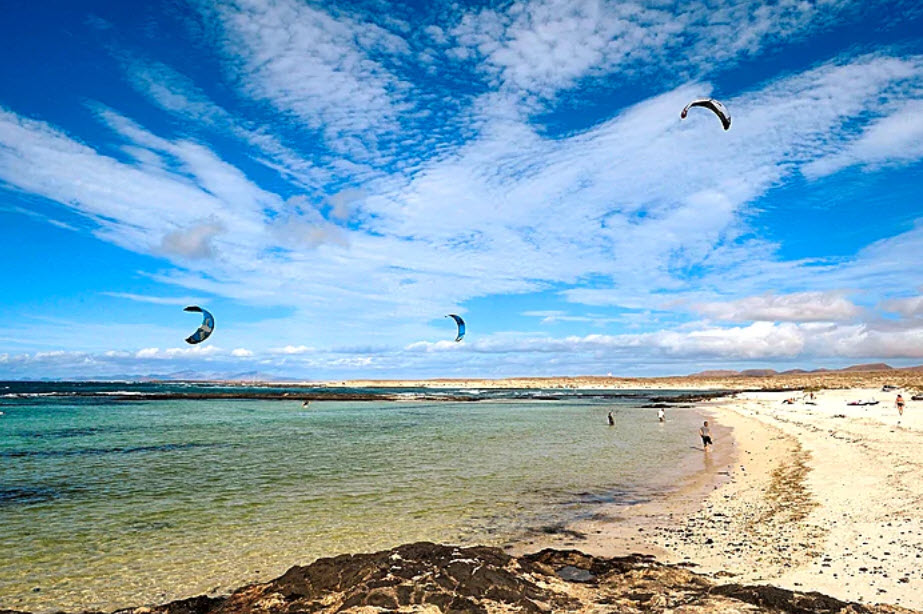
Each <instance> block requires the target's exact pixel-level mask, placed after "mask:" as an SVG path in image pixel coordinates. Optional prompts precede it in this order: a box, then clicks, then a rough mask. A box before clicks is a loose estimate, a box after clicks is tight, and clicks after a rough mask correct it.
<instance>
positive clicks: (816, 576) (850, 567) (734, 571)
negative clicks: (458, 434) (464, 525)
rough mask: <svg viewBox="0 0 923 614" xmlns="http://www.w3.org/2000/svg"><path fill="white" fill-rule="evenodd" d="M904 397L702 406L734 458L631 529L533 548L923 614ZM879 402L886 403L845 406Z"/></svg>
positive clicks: (631, 519) (921, 489) (839, 393)
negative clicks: (690, 570) (655, 563)
mask: <svg viewBox="0 0 923 614" xmlns="http://www.w3.org/2000/svg"><path fill="white" fill-rule="evenodd" d="M895 394H896V391H895V392H888V393H882V392H881V391H880V389H877V388H874V389H871V388H866V389H846V390H825V391H822V392H819V393H817V396H816V401H815V403H816V404H815V405H809V404H807V403H805V402H804V401H803V400H802V397H801V395H798V396H797V401H796V403H795V404H793V405H788V404H784V403H783V400H785V399H786V398H790V397H792V394H791V393H780V392H752V393H740V394H738V395H736V397H734V398H730V399H722V400H718V401H713V402H708V403H702V404H700V405H699V406H698V408H699V409H701V410H705V411H709V412H711V413H712V415H713V416H714V420H715V422H716V424H719V425H723V426H724V427H726V428H728V429H729V430H730V432H731V435H732V439H733V442H728V441H726V440H725V439H724V438H723V437H722V438H716V444H717V446H716V447H719V446H722V445H725V446H728V447H730V448H732V453H731V454H730V455H729V456H728V457H727V458H723V459H722V460H721V461H720V462H719V461H718V458H717V455H716V458H715V459H714V460H715V462H714V465H713V467H712V468H711V470H709V471H705V472H703V474H702V476H701V478H700V479H699V480H698V481H697V482H695V483H692V484H688V485H685V487H683V488H680V489H678V490H677V492H676V493H674V494H673V495H671V496H670V497H668V498H667V499H666V500H665V501H663V502H654V503H653V504H642V505H639V506H634V507H633V508H630V509H627V510H623V511H622V513H621V515H620V518H619V522H600V521H591V522H584V523H575V525H574V526H573V527H568V528H570V529H572V530H574V531H577V532H579V533H581V534H584V535H585V536H586V539H585V540H582V541H581V542H580V543H579V544H574V543H573V540H569V541H564V540H563V539H561V538H559V537H557V536H552V537H551V538H549V539H547V540H543V541H542V542H541V544H533V545H529V546H528V547H526V548H523V549H522V551H523V552H531V551H533V549H535V548H536V547H577V548H579V549H580V550H583V551H585V552H587V553H589V554H594V555H597V556H619V555H625V554H628V553H632V552H636V553H642V554H650V555H654V556H656V557H657V559H658V560H659V561H661V562H666V563H684V564H692V565H694V566H695V567H694V569H696V570H697V571H699V572H701V573H705V574H707V575H709V576H711V577H713V578H724V579H730V580H733V581H734V582H742V583H756V584H768V585H773V586H777V587H782V588H786V589H790V590H796V591H806V590H809V591H819V592H821V593H824V594H827V595H831V596H833V597H836V598H839V599H844V600H850V601H857V602H859V603H886V604H894V605H898V606H902V607H907V608H912V609H916V610H923V595H921V594H920V593H919V591H917V590H915V587H916V586H918V585H919V583H920V582H921V581H923V573H921V566H920V563H921V561H923V463H921V461H920V459H919V458H918V456H917V455H916V452H915V451H917V450H919V449H921V447H920V446H921V444H923V416H921V415H919V412H920V409H921V408H923V403H920V402H909V403H908V406H907V409H906V410H905V412H904V416H903V418H902V419H901V424H900V425H898V424H897V422H898V415H897V411H896V409H895V408H894V405H893V397H894V395H895ZM875 397H877V398H879V399H881V402H880V403H879V404H878V405H875V406H867V407H850V406H847V405H846V403H847V402H848V401H851V400H855V399H870V398H875ZM905 397H908V398H909V394H907V392H906V391H905ZM729 444H730V445H729ZM724 471H727V475H726V476H725V475H723V472H724Z"/></svg>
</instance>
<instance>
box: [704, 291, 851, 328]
mask: <svg viewBox="0 0 923 614" xmlns="http://www.w3.org/2000/svg"><path fill="white" fill-rule="evenodd" d="M692 309H693V310H694V311H696V312H698V313H700V314H702V315H704V316H706V317H709V318H712V319H715V320H724V321H729V322H746V321H753V320H764V321H770V322H772V321H785V322H831V321H832V322H838V321H842V320H851V319H853V318H855V317H857V316H858V315H860V314H861V310H860V309H859V308H858V307H857V306H856V305H854V304H853V303H852V302H850V301H849V300H848V299H847V298H846V297H844V296H843V294H842V293H839V292H796V293H792V294H773V293H767V294H763V295H760V296H749V297H746V298H742V299H738V300H736V301H727V302H711V303H699V304H695V305H693V306H692Z"/></svg>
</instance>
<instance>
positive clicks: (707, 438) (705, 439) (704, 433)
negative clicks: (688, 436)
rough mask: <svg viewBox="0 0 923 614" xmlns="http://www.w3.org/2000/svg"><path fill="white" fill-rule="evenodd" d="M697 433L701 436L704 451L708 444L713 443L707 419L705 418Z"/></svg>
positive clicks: (711, 444)
mask: <svg viewBox="0 0 923 614" xmlns="http://www.w3.org/2000/svg"><path fill="white" fill-rule="evenodd" d="M699 435H700V436H701V437H702V448H704V449H705V450H706V451H707V450H708V446H713V445H715V444H713V443H712V441H711V431H710V430H709V428H708V420H706V421H705V424H703V425H702V428H700V429H699Z"/></svg>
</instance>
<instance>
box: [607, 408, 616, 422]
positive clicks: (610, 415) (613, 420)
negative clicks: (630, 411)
mask: <svg viewBox="0 0 923 614" xmlns="http://www.w3.org/2000/svg"><path fill="white" fill-rule="evenodd" d="M606 419H607V420H609V426H615V418H613V417H612V412H611V411H610V412H609V415H608V416H607V417H606Z"/></svg>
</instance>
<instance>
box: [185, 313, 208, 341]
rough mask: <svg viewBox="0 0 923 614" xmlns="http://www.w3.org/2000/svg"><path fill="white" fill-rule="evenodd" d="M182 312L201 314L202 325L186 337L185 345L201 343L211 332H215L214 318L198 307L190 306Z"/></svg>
mask: <svg viewBox="0 0 923 614" xmlns="http://www.w3.org/2000/svg"><path fill="white" fill-rule="evenodd" d="M183 311H194V312H196V313H201V314H202V325H201V326H199V328H198V329H197V330H196V332H194V333H192V334H191V335H189V336H188V337H186V343H190V344H193V345H195V344H196V343H202V342H203V341H205V340H206V339H208V337H209V336H210V335H211V334H212V331H213V330H215V318H214V317H213V316H212V314H210V313H208V312H207V311H205V310H204V309H202V308H201V307H199V306H198V305H190V306H189V307H186V308H185V309H183Z"/></svg>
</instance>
